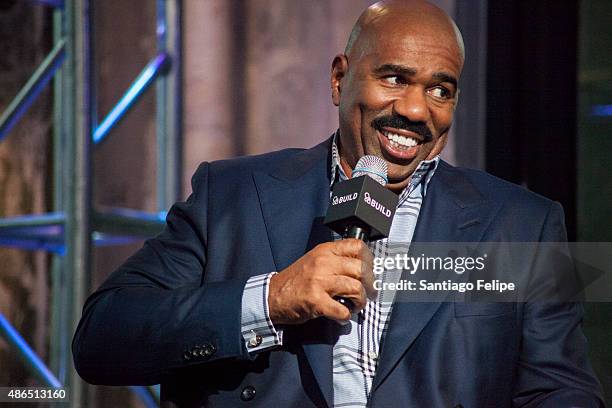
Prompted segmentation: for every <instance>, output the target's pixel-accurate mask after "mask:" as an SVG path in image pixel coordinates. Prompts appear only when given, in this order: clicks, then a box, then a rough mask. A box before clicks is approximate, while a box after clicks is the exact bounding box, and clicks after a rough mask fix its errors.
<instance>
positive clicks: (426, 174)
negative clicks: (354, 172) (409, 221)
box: [330, 130, 440, 204]
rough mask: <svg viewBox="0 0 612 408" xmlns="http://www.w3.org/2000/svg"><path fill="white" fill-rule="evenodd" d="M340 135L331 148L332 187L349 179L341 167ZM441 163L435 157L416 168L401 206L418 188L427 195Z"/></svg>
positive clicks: (337, 131) (402, 195)
mask: <svg viewBox="0 0 612 408" xmlns="http://www.w3.org/2000/svg"><path fill="white" fill-rule="evenodd" d="M339 135H340V130H336V133H335V134H334V139H333V141H332V146H331V166H332V168H331V185H330V187H333V186H334V183H335V182H336V181H339V180H346V179H348V177H347V176H346V173H345V172H344V169H343V168H342V166H341V165H340V151H339V150H338V143H337V141H338V137H339ZM439 162H440V156H435V157H434V158H433V159H431V160H423V161H422V162H421V163H419V166H418V167H417V168H416V170H415V171H414V173H413V174H412V177H411V178H410V183H408V185H407V186H406V187H405V188H404V190H402V192H401V194H400V200H399V203H400V204H401V203H402V202H403V201H404V200H406V199H407V198H408V197H410V196H411V195H412V194H413V193H414V192H417V191H418V189H417V187H419V186H420V187H421V189H420V193H421V195H422V196H423V197H425V194H426V193H427V186H428V185H429V181H430V180H431V178H432V177H433V175H434V173H435V172H436V169H437V168H438V163H439Z"/></svg>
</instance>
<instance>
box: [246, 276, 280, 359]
mask: <svg viewBox="0 0 612 408" xmlns="http://www.w3.org/2000/svg"><path fill="white" fill-rule="evenodd" d="M275 273H276V272H271V273H268V274H264V275H256V276H253V277H251V278H250V279H249V280H248V281H247V282H246V284H245V285H244V291H243V292H242V315H241V329H242V338H243V339H244V345H245V347H246V349H247V351H248V352H249V353H254V352H258V351H262V350H266V349H269V348H271V347H275V346H280V345H282V344H283V331H282V330H276V328H275V327H274V325H273V324H272V320H270V312H269V309H268V289H269V284H270V278H271V277H272V275H274V274H275Z"/></svg>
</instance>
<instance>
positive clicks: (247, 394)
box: [240, 385, 257, 401]
mask: <svg viewBox="0 0 612 408" xmlns="http://www.w3.org/2000/svg"><path fill="white" fill-rule="evenodd" d="M255 394H257V391H255V387H253V386H250V385H248V386H246V387H244V388H243V389H242V392H241V393H240V399H241V400H243V401H250V400H252V399H253V398H255Z"/></svg>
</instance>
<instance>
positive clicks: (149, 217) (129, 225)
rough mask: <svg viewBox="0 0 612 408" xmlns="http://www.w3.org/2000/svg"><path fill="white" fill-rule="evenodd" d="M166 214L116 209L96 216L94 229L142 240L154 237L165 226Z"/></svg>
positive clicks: (97, 213)
mask: <svg viewBox="0 0 612 408" xmlns="http://www.w3.org/2000/svg"><path fill="white" fill-rule="evenodd" d="M164 220H165V213H160V214H150V213H146V212H142V211H136V210H130V209H126V208H115V209H111V210H107V211H104V212H96V213H95V214H94V229H95V230H96V231H97V232H101V233H106V234H114V235H119V234H122V235H128V236H135V237H141V238H148V237H152V236H153V235H156V234H158V233H159V232H161V230H162V228H163V227H164V225H165V221H164Z"/></svg>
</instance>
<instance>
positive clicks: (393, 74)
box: [332, 2, 464, 191]
mask: <svg viewBox="0 0 612 408" xmlns="http://www.w3.org/2000/svg"><path fill="white" fill-rule="evenodd" d="M463 60H464V50H463V41H462V38H461V34H460V33H459V30H458V29H457V27H456V26H455V24H454V22H453V21H452V20H451V19H450V18H449V17H448V16H447V15H446V14H444V12H443V11H441V10H440V9H438V8H437V7H435V6H432V5H430V4H427V3H422V2H393V3H378V4H375V5H374V6H372V7H370V8H369V9H368V10H367V11H366V12H365V13H364V14H363V15H362V16H361V17H360V18H359V20H358V22H357V24H356V26H355V28H354V29H353V32H352V33H351V36H350V38H349V43H348V45H347V47H346V50H345V53H344V54H341V55H338V56H337V57H336V58H335V59H334V62H333V69H332V99H333V102H334V104H335V105H337V106H339V108H340V109H339V111H340V151H341V163H342V166H343V169H344V171H345V172H347V174H348V175H350V169H351V168H353V167H354V165H355V164H356V163H357V160H358V159H359V158H360V157H361V156H363V155H365V154H372V155H376V156H379V157H383V158H384V159H385V160H387V162H388V166H389V182H390V183H389V188H390V189H392V190H395V191H401V190H402V189H403V188H405V187H406V186H407V185H408V180H409V178H410V176H411V175H412V173H413V172H414V171H415V170H416V168H417V166H418V165H419V164H420V163H421V161H423V160H426V159H432V158H434V157H435V156H436V155H438V154H439V153H440V152H441V151H442V149H443V148H444V145H445V144H446V139H447V137H448V131H449V129H450V126H451V122H452V119H453V113H454V111H455V106H456V103H457V95H458V89H457V82H458V80H459V75H460V74H461V69H462V67H463Z"/></svg>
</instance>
